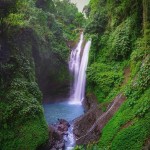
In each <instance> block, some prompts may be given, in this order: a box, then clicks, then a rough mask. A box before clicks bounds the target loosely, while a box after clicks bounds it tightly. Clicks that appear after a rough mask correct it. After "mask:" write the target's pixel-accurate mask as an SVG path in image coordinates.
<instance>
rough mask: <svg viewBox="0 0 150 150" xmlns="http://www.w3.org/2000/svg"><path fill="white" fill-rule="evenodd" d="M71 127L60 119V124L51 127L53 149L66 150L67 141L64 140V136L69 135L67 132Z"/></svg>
mask: <svg viewBox="0 0 150 150" xmlns="http://www.w3.org/2000/svg"><path fill="white" fill-rule="evenodd" d="M69 127H70V124H69V123H68V122H67V121H66V120H64V119H58V123H56V124H55V125H51V126H49V130H50V135H51V137H50V141H51V146H50V148H51V149H56V150H60V149H62V150H64V149H65V140H64V139H63V137H64V135H68V133H67V131H68V128H69Z"/></svg>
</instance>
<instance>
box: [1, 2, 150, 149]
mask: <svg viewBox="0 0 150 150" xmlns="http://www.w3.org/2000/svg"><path fill="white" fill-rule="evenodd" d="M84 12H85V14H86V19H85V18H84V15H83V14H82V13H79V12H78V9H77V8H76V6H75V4H72V3H70V1H69V0H62V1H61V0H0V116H1V117H0V126H1V127H0V128H1V134H0V149H2V150H35V149H37V148H38V147H39V146H40V145H42V144H43V143H45V142H46V141H47V140H48V136H49V134H50V133H49V132H48V126H47V124H46V121H45V118H44V113H43V108H42V100H43V97H44V96H45V97H47V96H49V95H48V94H49V93H48V92H51V91H53V92H52V93H50V94H52V95H53V94H58V93H57V92H56V91H55V90H54V89H53V88H52V86H50V87H49V83H51V84H52V85H55V86H56V87H57V86H58V85H61V87H64V86H65V87H66V83H67V84H68V83H69V78H70V77H69V73H68V68H67V67H68V66H67V61H68V56H69V53H70V50H69V47H70V44H68V43H70V42H71V41H77V39H78V36H79V31H80V29H81V28H84V32H85V36H86V37H87V38H89V37H91V38H92V47H91V50H90V56H89V65H88V70H87V96H88V94H91V93H93V94H94V95H95V96H96V97H97V100H98V102H99V105H100V107H101V108H102V110H103V111H104V112H105V111H106V108H107V106H108V105H109V104H111V102H112V101H113V99H114V98H115V97H116V96H117V95H118V94H120V93H123V95H125V96H126V101H125V102H124V103H123V104H122V105H121V107H120V109H119V110H118V111H117V113H116V114H115V115H114V116H113V117H112V119H111V120H110V121H109V122H108V123H107V125H106V126H105V127H104V128H103V130H102V134H101V135H99V141H98V142H96V143H91V144H89V145H87V148H86V149H89V150H142V149H145V150H148V149H149V148H150V1H149V0H90V3H89V5H87V6H85V8H84ZM47 68H49V69H47ZM47 84H48V85H47ZM59 88H60V87H59V86H58V87H57V89H59ZM46 89H48V91H47V90H46ZM63 89H65V88H63ZM42 93H43V94H42ZM75 149H78V150H79V149H83V150H84V149H85V146H77V147H76V148H75Z"/></svg>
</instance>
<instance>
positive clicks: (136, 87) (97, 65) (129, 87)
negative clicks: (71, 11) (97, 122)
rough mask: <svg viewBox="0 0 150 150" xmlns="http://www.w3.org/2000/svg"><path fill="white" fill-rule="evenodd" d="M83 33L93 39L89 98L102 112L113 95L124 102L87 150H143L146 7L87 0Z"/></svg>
mask: <svg viewBox="0 0 150 150" xmlns="http://www.w3.org/2000/svg"><path fill="white" fill-rule="evenodd" d="M85 12H86V14H87V17H88V24H87V25H86V28H85V32H86V33H87V34H88V35H90V36H91V37H92V49H91V51H90V62H89V63H90V64H89V68H88V72H87V75H88V77H87V78H88V79H87V80H88V85H87V91H88V93H93V92H94V94H95V95H96V97H97V99H98V101H99V103H100V106H101V107H102V109H103V111H105V110H106V107H107V106H108V105H109V104H110V103H111V102H112V100H113V99H114V98H115V96H116V95H118V94H119V93H123V94H124V95H125V96H126V101H125V102H124V103H123V105H122V106H121V108H120V109H119V111H118V112H117V113H116V114H115V115H114V116H113V118H112V119H111V120H110V121H109V122H108V124H107V125H106V126H105V127H104V129H103V130H102V134H101V135H100V140H99V142H98V143H97V144H95V145H94V146H93V145H89V149H96V150H97V149H101V150H105V149H106V150H107V149H111V150H125V149H128V150H141V149H144V148H145V149H148V147H149V148H150V146H148V147H144V146H145V145H149V139H150V1H149V0H138V1H137V0H106V1H105V0H91V1H90V4H89V5H88V6H86V8H85Z"/></svg>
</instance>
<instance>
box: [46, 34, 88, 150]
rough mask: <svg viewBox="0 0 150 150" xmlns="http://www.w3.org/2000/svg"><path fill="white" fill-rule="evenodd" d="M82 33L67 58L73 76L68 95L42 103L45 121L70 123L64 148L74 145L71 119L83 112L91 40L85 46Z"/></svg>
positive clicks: (71, 147)
mask: <svg viewBox="0 0 150 150" xmlns="http://www.w3.org/2000/svg"><path fill="white" fill-rule="evenodd" d="M83 43H84V36H83V33H81V35H80V40H79V42H78V44H77V47H76V48H75V49H73V50H72V51H71V54H70V60H69V70H70V74H71V75H72V76H73V77H74V80H73V82H72V85H71V91H70V97H69V98H68V99H67V100H66V101H65V102H59V103H53V104H52V103H51V104H43V107H44V113H45V117H46V121H47V123H48V124H49V125H50V124H55V123H56V122H57V121H58V119H65V120H66V121H68V122H69V123H70V125H71V126H70V127H69V130H68V135H65V136H64V140H65V141H66V143H65V150H72V149H73V147H74V146H75V138H74V135H73V120H74V119H76V118H77V117H79V116H81V115H82V114H83V113H84V109H83V106H82V101H83V99H84V96H85V85H86V69H87V64H88V54H89V50H90V46H91V40H89V41H87V42H86V44H85V46H83Z"/></svg>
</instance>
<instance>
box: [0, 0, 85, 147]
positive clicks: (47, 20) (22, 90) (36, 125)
mask: <svg viewBox="0 0 150 150" xmlns="http://www.w3.org/2000/svg"><path fill="white" fill-rule="evenodd" d="M83 22H84V16H83V15H82V14H81V13H79V12H78V10H77V8H76V6H75V5H74V4H71V3H70V2H69V1H68V0H63V1H60V0H57V1H53V0H14V1H11V0H1V1H0V50H2V54H3V55H2V61H1V62H0V70H1V71H0V99H1V101H0V110H1V111H0V116H1V118H0V124H1V135H0V143H1V145H0V147H1V149H6V150H11V149H16V150H20V149H22V150H25V149H29V150H34V149H36V148H37V147H38V146H40V145H41V144H43V143H45V142H46V140H47V139H48V127H47V124H46V121H45V118H44V114H43V108H42V106H41V100H42V94H41V91H40V90H39V85H38V84H37V78H36V77H39V72H42V71H41V70H42V69H43V70H44V69H45V66H46V65H47V64H48V65H47V66H46V67H47V68H46V69H47V70H48V71H47V72H48V77H49V80H52V81H51V82H55V80H57V82H59V83H61V82H65V81H66V79H67V78H69V77H68V76H69V75H68V74H69V73H68V72H67V71H68V70H67V67H66V66H67V65H66V62H67V58H68V54H69V48H68V46H67V42H68V41H70V40H76V37H77V35H78V33H79V31H78V30H75V29H77V28H82V26H83ZM7 52H8V53H7ZM3 56H4V57H3ZM62 62H63V63H64V64H63V65H62ZM40 63H41V64H40ZM45 64H46V65H45ZM44 65H45V66H44ZM58 68H59V69H58ZM40 69H41V70H40ZM35 71H36V73H35ZM42 73H43V74H44V72H42ZM43 76H44V75H43ZM53 79H54V81H53Z"/></svg>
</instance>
